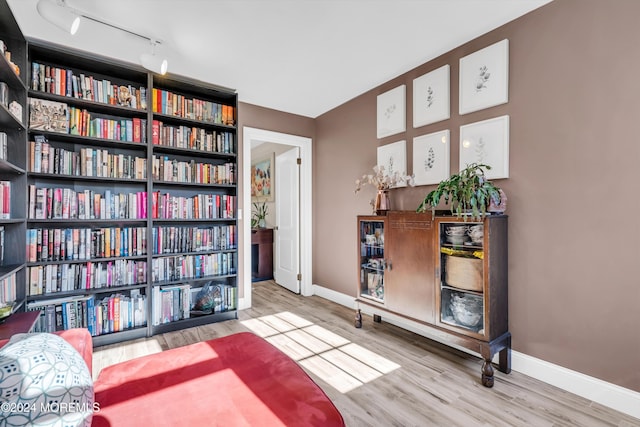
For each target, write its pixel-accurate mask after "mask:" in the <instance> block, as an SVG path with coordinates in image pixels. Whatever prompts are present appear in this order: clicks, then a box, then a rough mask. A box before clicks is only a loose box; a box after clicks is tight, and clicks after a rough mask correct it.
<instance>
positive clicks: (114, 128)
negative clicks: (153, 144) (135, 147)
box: [68, 107, 147, 143]
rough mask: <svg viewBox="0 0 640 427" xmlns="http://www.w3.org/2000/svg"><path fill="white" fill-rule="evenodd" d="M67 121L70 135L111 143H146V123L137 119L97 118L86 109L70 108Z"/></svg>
mask: <svg viewBox="0 0 640 427" xmlns="http://www.w3.org/2000/svg"><path fill="white" fill-rule="evenodd" d="M68 120H69V134H70V135H79V136H88V137H91V138H101V139H109V140H111V141H124V142H141V143H146V142H147V132H146V128H147V121H146V120H145V119H141V118H138V117H134V118H132V119H124V118H117V119H114V118H106V117H98V116H95V115H92V114H91V113H90V112H89V111H87V110H86V109H82V110H81V109H79V108H74V107H70V108H69V117H68Z"/></svg>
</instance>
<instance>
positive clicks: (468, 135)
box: [460, 116, 509, 179]
mask: <svg viewBox="0 0 640 427" xmlns="http://www.w3.org/2000/svg"><path fill="white" fill-rule="evenodd" d="M471 163H480V164H485V165H489V166H491V169H489V170H487V171H486V173H485V176H486V177H487V179H500V178H509V116H501V117H496V118H494V119H489V120H483V121H481V122H476V123H471V124H468V125H464V126H460V170H462V169H464V168H465V167H466V166H467V165H468V164H471Z"/></svg>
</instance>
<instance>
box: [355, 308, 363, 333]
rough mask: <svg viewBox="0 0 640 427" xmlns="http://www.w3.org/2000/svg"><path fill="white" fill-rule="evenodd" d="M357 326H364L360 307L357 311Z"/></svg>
mask: <svg viewBox="0 0 640 427" xmlns="http://www.w3.org/2000/svg"><path fill="white" fill-rule="evenodd" d="M355 327H356V328H362V312H360V309H358V311H356V320H355Z"/></svg>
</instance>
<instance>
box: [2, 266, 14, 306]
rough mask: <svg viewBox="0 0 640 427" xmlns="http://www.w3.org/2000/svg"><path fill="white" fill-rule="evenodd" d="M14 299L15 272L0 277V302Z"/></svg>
mask: <svg viewBox="0 0 640 427" xmlns="http://www.w3.org/2000/svg"><path fill="white" fill-rule="evenodd" d="M16 299H17V294H16V273H11V274H10V275H8V276H5V277H3V278H2V279H0V303H5V302H13V301H15V300H16Z"/></svg>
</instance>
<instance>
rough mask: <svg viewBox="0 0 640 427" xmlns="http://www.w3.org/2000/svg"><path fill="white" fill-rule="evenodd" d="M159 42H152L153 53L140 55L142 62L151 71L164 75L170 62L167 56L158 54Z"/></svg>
mask: <svg viewBox="0 0 640 427" xmlns="http://www.w3.org/2000/svg"><path fill="white" fill-rule="evenodd" d="M157 44H158V42H157V41H152V42H151V53H143V54H142V55H140V64H142V66H143V67H144V68H146V69H147V70H149V71H153V72H154V73H156V74H161V75H164V74H166V73H167V68H168V67H169V62H168V61H167V58H164V57H163V56H158V55H156V45H157Z"/></svg>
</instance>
